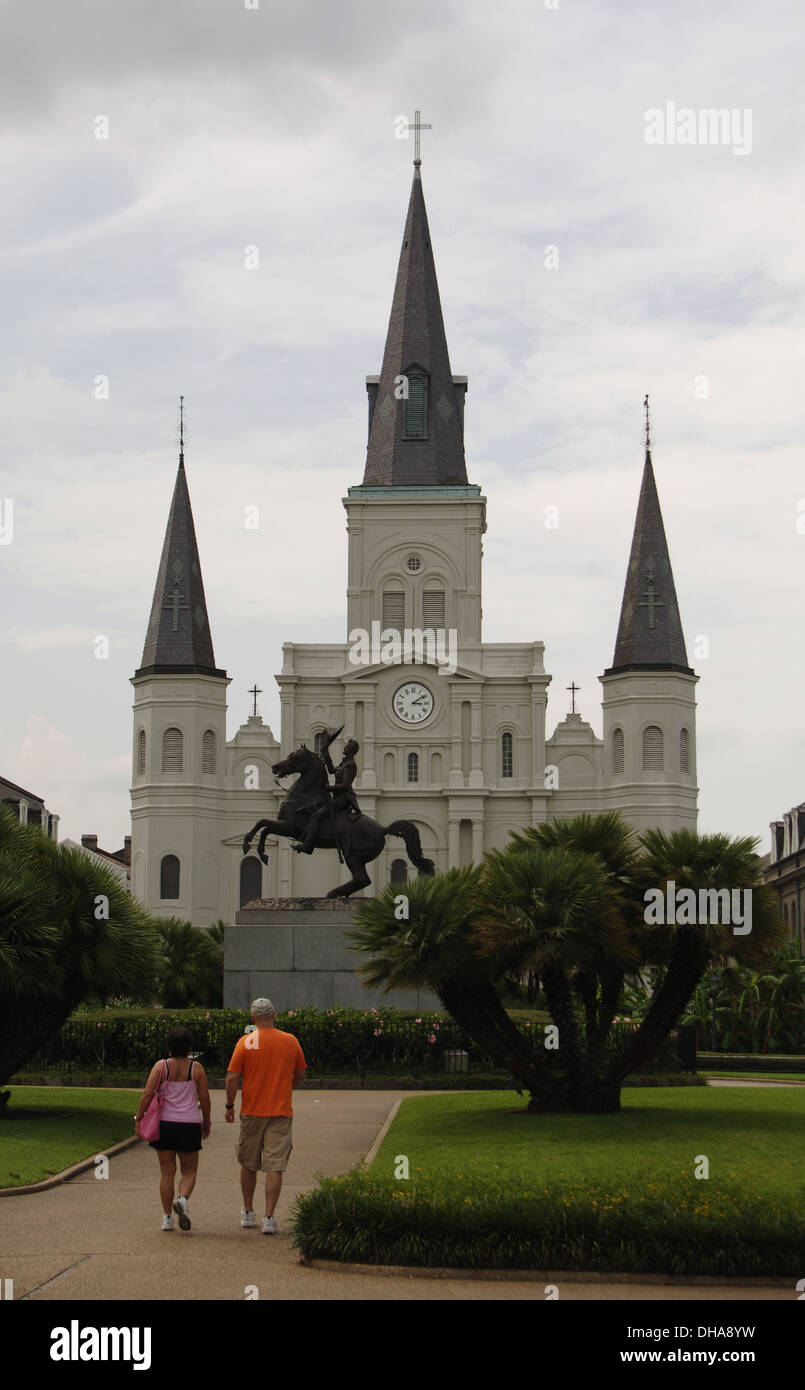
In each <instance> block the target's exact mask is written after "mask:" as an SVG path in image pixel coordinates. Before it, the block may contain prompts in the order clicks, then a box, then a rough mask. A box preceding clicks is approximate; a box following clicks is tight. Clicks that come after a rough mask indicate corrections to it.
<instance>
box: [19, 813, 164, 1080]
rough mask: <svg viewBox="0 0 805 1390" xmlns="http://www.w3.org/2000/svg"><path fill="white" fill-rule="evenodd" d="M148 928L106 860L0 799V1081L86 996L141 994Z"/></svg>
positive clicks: (150, 965)
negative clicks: (24, 818) (30, 821)
mask: <svg viewBox="0 0 805 1390" xmlns="http://www.w3.org/2000/svg"><path fill="white" fill-rule="evenodd" d="M155 964H156V933H155V931H154V928H153V925H152V923H151V922H150V920H149V918H148V917H147V916H146V914H145V912H144V911H143V910H142V908H141V907H140V906H139V904H138V903H137V902H136V900H135V899H134V898H132V897H131V895H130V894H129V893H128V892H127V891H126V889H125V888H123V886H122V885H121V883H120V881H119V879H117V878H116V877H114V876H113V875H112V874H111V873H110V872H109V871H108V870H107V869H105V868H104V867H102V866H101V865H98V864H95V863H94V862H93V861H92V860H91V859H90V858H89V856H88V855H86V854H82V853H81V851H80V850H70V849H65V848H63V847H62V846H59V845H56V844H55V843H54V842H53V841H52V840H50V839H48V838H47V836H45V835H44V834H43V833H42V831H41V830H39V829H38V828H37V827H35V826H26V825H19V824H18V823H17V821H16V820H15V819H14V817H13V816H12V815H11V813H10V812H9V811H8V810H7V809H6V808H5V807H0V1083H3V1082H5V1081H7V1080H8V1078H9V1077H10V1076H13V1075H14V1073H15V1072H16V1071H18V1070H19V1068H20V1067H21V1066H22V1065H23V1064H24V1063H25V1062H26V1061H27V1059H28V1058H29V1057H31V1056H32V1055H33V1054H35V1053H36V1052H37V1051H39V1050H40V1048H42V1047H43V1046H45V1045H46V1044H47V1042H48V1041H49V1039H50V1038H51V1037H52V1036H53V1035H54V1034H55V1033H57V1032H58V1031H59V1029H60V1028H61V1027H62V1026H63V1024H64V1023H65V1022H66V1020H67V1018H68V1017H69V1016H70V1014H71V1013H72V1012H73V1010H74V1009H75V1008H76V1007H77V1006H78V1005H79V1004H80V1003H82V1002H84V1001H85V1000H90V999H91V1000H94V1001H97V1002H99V1003H105V1002H106V1001H107V1000H108V999H110V998H114V997H115V996H116V995H119V994H124V993H125V994H128V995H130V996H133V997H135V998H137V999H142V1000H143V1001H148V1000H149V999H150V996H151V992H152V990H153V975H154V969H155Z"/></svg>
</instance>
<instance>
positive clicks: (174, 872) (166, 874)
mask: <svg viewBox="0 0 805 1390" xmlns="http://www.w3.org/2000/svg"><path fill="white" fill-rule="evenodd" d="M159 896H160V898H178V896H179V860H178V859H177V858H176V855H175V854H166V855H165V858H164V859H163V860H162V863H161V864H160V866H159Z"/></svg>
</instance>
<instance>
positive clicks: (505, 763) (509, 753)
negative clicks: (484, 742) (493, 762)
mask: <svg viewBox="0 0 805 1390" xmlns="http://www.w3.org/2000/svg"><path fill="white" fill-rule="evenodd" d="M500 775H501V777H513V776H514V738H513V737H512V735H511V734H508V733H507V734H504V735H503V737H502V738H501V740H500Z"/></svg>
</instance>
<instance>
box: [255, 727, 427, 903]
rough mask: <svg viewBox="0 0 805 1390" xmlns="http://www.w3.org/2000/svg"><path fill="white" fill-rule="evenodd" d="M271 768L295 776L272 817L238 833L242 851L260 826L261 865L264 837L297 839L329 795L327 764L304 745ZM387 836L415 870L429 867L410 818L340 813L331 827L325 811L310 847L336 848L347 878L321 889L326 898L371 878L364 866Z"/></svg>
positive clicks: (343, 894)
mask: <svg viewBox="0 0 805 1390" xmlns="http://www.w3.org/2000/svg"><path fill="white" fill-rule="evenodd" d="M271 771H272V772H273V773H274V774H275V776H277V777H288V776H290V774H291V773H294V772H297V773H298V774H299V776H298V778H297V780H296V781H295V782H294V784H293V786H292V788H291V790H290V791H289V792H288V794H287V796H286V797H285V800H284V801H283V802H282V805H281V806H280V809H279V814H278V818H277V820H259V821H258V822H257V824H256V825H255V826H253V828H252V829H251V830H250V831H249V833H248V835H246V836H245V837H244V840H243V853H244V854H248V853H249V850H250V849H251V845H252V840H253V839H254V836H255V835H256V834H257V832H258V830H259V831H260V839H259V840H258V843H257V853H258V855H259V857H260V858H261V859H262V861H263V863H264V864H267V863H268V858H267V856H266V853H265V843H266V838H267V836H269V835H285V836H287V837H288V838H289V839H292V840H301V839H302V837H303V836H304V833H305V829H306V827H307V822H308V820H309V818H310V814H311V811H312V810H313V809H314V807H315V806H316V805H317V804H320V803H321V799H322V797H323V796H327V795H329V791H328V788H329V782H328V778H327V769H326V767H325V766H324V763H323V762H322V760H321V758H320V757H319V755H318V753H314V752H313V751H312V749H310V748H306V747H305V745H304V744H302V747H301V748H297V749H295V750H294V752H293V753H290V754H289V756H288V757H287V758H284V759H283V760H282V762H279V763H275V764H274V766H273V767H272V769H271ZM334 830H335V833H334ZM387 835H398V836H399V837H400V839H402V840H404V841H405V848H406V852H407V854H408V858H409V859H410V860H411V863H412V864H414V865H415V866H416V867H417V868H418V869H419V872H420V874H432V873H433V872H434V868H435V866H434V863H433V860H432V859H426V858H425V856H424V854H423V853H422V845H421V843H420V839H419V831H418V830H417V828H416V826H415V825H414V824H413V822H412V821H410V820H395V821H392V823H391V825H380V824H379V822H378V821H376V820H372V819H371V817H370V816H364V815H361V816H360V817H359V818H358V819H357V820H350V819H349V818H348V817H347V816H343V815H340V816H338V818H337V820H336V823H335V827H334V826H333V818H332V816H331V817H329V819H325V820H324V821H323V823H322V826H321V831H320V833H319V835H318V836H317V837H316V842H315V848H316V849H337V850H339V852H340V854H341V855H343V858H344V860H345V862H346V865H347V868H348V869H349V870H350V873H351V874H352V878H351V879H350V880H349V882H348V883H344V884H342V885H341V886H340V887H339V888H332V889H331V890H330V892H329V893H328V894H327V897H328V898H348V897H350V895H351V894H352V893H357V891H358V889H359V888H366V887H367V885H368V884H370V883H371V881H372V880H371V879H370V877H369V875H368V874H367V872H366V867H365V866H366V865H367V864H370V863H371V862H372V860H373V859H376V858H377V856H378V855H379V854H380V851H381V850H382V849H383V846H384V845H385V843H386V836H387Z"/></svg>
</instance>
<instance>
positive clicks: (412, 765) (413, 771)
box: [408, 753, 419, 782]
mask: <svg viewBox="0 0 805 1390" xmlns="http://www.w3.org/2000/svg"><path fill="white" fill-rule="evenodd" d="M408 781H409V782H418V781H419V754H418V753H409V754H408Z"/></svg>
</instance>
